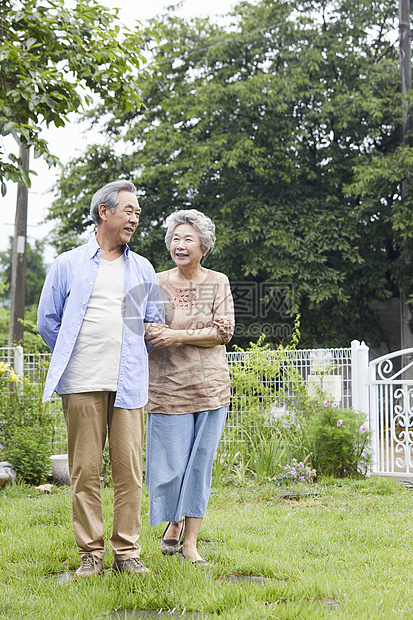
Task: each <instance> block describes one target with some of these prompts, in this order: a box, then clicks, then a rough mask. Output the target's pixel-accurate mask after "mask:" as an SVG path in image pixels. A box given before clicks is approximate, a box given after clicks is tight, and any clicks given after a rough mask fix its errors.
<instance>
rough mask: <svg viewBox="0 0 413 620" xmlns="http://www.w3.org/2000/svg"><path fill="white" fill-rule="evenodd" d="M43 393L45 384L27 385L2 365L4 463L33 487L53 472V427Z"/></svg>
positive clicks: (0, 453)
mask: <svg viewBox="0 0 413 620" xmlns="http://www.w3.org/2000/svg"><path fill="white" fill-rule="evenodd" d="M42 392H43V385H42V384H41V383H40V384H30V383H24V382H22V381H21V380H20V377H19V376H18V375H17V374H16V373H15V372H14V370H13V368H11V366H10V365H9V364H6V363H4V362H1V363H0V459H1V460H6V461H9V462H10V463H12V465H13V466H14V468H15V470H16V472H17V475H18V476H19V478H20V480H22V481H24V482H27V483H29V484H40V483H41V482H44V481H45V480H46V477H47V474H48V472H49V470H50V460H49V456H50V454H51V453H52V433H53V424H52V418H51V416H50V414H49V413H47V411H46V410H45V405H44V403H42Z"/></svg>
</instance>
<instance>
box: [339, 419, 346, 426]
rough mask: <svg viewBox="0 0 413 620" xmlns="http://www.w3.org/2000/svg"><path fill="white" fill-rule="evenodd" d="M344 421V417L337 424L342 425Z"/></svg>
mask: <svg viewBox="0 0 413 620" xmlns="http://www.w3.org/2000/svg"><path fill="white" fill-rule="evenodd" d="M343 422H344V420H343V419H340V420H337V426H342V424H343ZM344 428H345V427H344Z"/></svg>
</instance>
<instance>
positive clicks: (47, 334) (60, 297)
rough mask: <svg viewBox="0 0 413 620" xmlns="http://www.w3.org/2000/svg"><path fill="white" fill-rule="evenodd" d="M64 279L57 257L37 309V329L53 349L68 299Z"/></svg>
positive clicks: (48, 274) (47, 277)
mask: <svg viewBox="0 0 413 620" xmlns="http://www.w3.org/2000/svg"><path fill="white" fill-rule="evenodd" d="M62 280H63V279H62V273H61V268H60V262H59V260H58V259H57V260H55V261H54V263H53V264H52V266H51V267H50V269H49V271H48V273H47V275H46V280H45V282H44V285H43V290H42V294H41V296H40V301H39V307H38V310H37V329H38V330H39V333H40V335H41V337H42V338H43V340H44V341H45V343H46V344H47V346H48V347H50V349H51V350H52V351H53V349H54V347H55V344H56V340H57V337H58V335H59V330H60V325H61V322H62V316H63V309H64V305H65V299H66V294H65V292H64V290H63V281H62Z"/></svg>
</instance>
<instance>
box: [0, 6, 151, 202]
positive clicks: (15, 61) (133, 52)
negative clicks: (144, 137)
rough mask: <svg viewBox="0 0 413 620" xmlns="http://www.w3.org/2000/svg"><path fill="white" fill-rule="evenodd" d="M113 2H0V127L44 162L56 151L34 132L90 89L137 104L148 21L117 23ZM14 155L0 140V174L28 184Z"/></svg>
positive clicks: (62, 119)
mask: <svg viewBox="0 0 413 620" xmlns="http://www.w3.org/2000/svg"><path fill="white" fill-rule="evenodd" d="M116 15H117V10H115V11H110V10H108V9H107V8H106V7H104V6H103V5H101V4H98V3H97V2H96V1H95V0H76V2H75V3H74V4H73V6H70V7H68V6H67V3H66V2H65V1H64V0H40V1H39V0H2V2H1V3H0V38H1V54H0V135H2V136H7V135H9V134H11V135H13V136H14V137H15V139H16V140H17V142H19V143H21V144H22V146H23V147H25V148H27V147H30V146H33V147H34V156H35V157H39V156H41V155H43V156H44V157H45V158H46V160H47V161H48V163H49V164H54V163H56V161H57V159H56V157H54V156H53V155H52V154H50V153H49V150H48V146H47V143H46V141H45V140H44V139H43V138H41V136H40V132H41V127H42V124H43V123H45V124H46V125H47V126H49V125H50V124H51V123H54V125H56V127H59V126H63V125H65V124H66V122H67V115H68V114H69V113H70V112H76V111H80V110H82V108H84V107H85V106H86V107H87V106H88V105H89V104H91V103H92V101H93V94H95V95H97V96H99V97H100V98H101V100H102V103H103V106H104V107H107V108H108V109H112V108H113V107H116V108H118V109H119V110H123V112H127V111H131V110H133V109H134V108H135V107H136V105H138V104H139V89H138V85H139V84H140V81H141V79H142V78H143V77H145V75H146V74H145V72H144V71H142V65H143V63H144V62H145V58H144V56H143V53H142V51H143V49H144V46H145V41H144V40H145V38H148V37H150V33H149V31H148V30H147V29H142V30H138V29H135V30H130V29H128V28H126V27H120V25H119V23H118V21H117V17H116ZM19 163H21V162H20V161H19V159H18V158H16V157H14V156H13V155H11V156H10V157H9V159H7V157H6V155H5V153H4V149H3V148H2V147H1V145H0V182H2V181H3V182H2V193H3V194H4V193H5V191H6V186H5V184H4V180H7V179H11V180H12V181H16V182H19V183H23V184H24V185H27V186H29V185H30V172H29V171H25V170H22V169H21V168H20V167H19Z"/></svg>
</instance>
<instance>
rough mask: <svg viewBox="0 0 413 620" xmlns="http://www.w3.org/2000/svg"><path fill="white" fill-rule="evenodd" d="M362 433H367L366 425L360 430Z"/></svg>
mask: <svg viewBox="0 0 413 620" xmlns="http://www.w3.org/2000/svg"><path fill="white" fill-rule="evenodd" d="M359 431H360V433H365V432H366V431H367V428H366V427H365V426H364V424H362V425H361V426H360V428H359Z"/></svg>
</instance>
